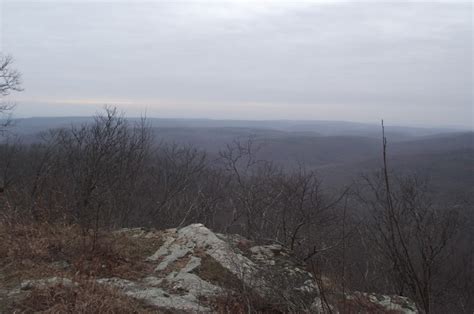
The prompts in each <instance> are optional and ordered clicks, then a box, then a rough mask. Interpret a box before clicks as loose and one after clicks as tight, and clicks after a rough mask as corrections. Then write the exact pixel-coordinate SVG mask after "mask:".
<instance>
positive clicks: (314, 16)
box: [0, 0, 474, 128]
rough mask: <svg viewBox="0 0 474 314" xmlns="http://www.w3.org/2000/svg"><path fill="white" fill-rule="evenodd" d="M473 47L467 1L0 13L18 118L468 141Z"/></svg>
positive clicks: (130, 0)
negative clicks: (326, 124)
mask: <svg viewBox="0 0 474 314" xmlns="http://www.w3.org/2000/svg"><path fill="white" fill-rule="evenodd" d="M473 39H474V38H473V7H472V4H471V2H470V1H469V2H461V1H455V0H451V1H437V2H434V1H392V2H385V1H363V2H362V1H344V2H341V1H329V0H325V1H322V0H318V1H317V0H296V1H282V0H273V1H271V0H215V1H209V0H186V1H182V0H174V1H170V0H166V1H165V0H163V1H159V0H155V1H148V2H146V1H141V0H120V1H111V0H109V1H92V0H89V1H87V0H86V1H84V0H81V1H77V0H62V1H59V0H56V1H48V0H36V1H23V0H0V51H1V52H2V53H7V54H10V55H12V56H13V57H14V59H15V66H16V68H17V69H18V70H20V71H21V72H22V74H23V87H24V91H23V92H22V93H17V94H14V95H12V96H11V97H10V99H9V101H14V102H15V103H17V108H16V111H15V116H17V117H29V116H72V115H91V114H94V113H96V112H97V111H98V110H100V108H101V107H103V105H105V104H108V105H117V106H118V107H119V108H120V109H121V110H123V111H125V112H126V114H127V115H129V116H139V115H143V114H146V115H147V116H151V117H173V118H213V119H252V120H255V119H256V120H260V119H261V120H265V119H291V120H346V121H357V122H374V123H377V122H378V121H379V120H380V119H381V118H384V119H385V120H386V121H388V122H389V123H391V124H400V125H417V126H449V127H453V126H455V127H462V128H472V126H473V121H474V110H473Z"/></svg>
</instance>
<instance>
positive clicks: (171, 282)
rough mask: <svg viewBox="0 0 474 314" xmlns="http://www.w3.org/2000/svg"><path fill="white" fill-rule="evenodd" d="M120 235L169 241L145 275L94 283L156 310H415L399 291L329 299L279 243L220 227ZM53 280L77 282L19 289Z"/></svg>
mask: <svg viewBox="0 0 474 314" xmlns="http://www.w3.org/2000/svg"><path fill="white" fill-rule="evenodd" d="M119 233H122V234H126V236H127V237H128V236H130V237H133V238H138V239H142V238H143V239H148V240H150V239H152V240H153V241H154V239H157V241H158V239H159V241H162V243H163V244H162V245H161V246H160V247H159V249H158V250H157V251H156V252H154V253H153V254H151V256H148V257H147V261H148V263H150V264H151V265H152V266H153V267H152V268H150V269H151V270H150V271H149V273H147V274H146V276H143V277H141V278H140V279H130V278H129V279H124V278H118V277H113V278H99V279H96V281H97V282H98V283H99V284H102V285H106V286H110V287H115V288H117V289H118V290H119V291H121V292H123V293H124V294H126V295H127V296H129V297H132V298H134V299H138V300H141V301H143V302H145V303H146V304H148V305H149V306H152V307H154V308H156V309H158V310H160V309H162V310H166V311H171V312H178V313H211V312H248V311H249V310H250V311H255V312H283V313H326V312H327V309H331V312H332V313H338V312H342V311H343V309H344V310H345V311H346V312H347V311H349V312H351V313H353V312H354V313H383V312H387V313H417V310H416V307H415V306H414V304H413V303H412V302H410V300H408V299H407V298H403V297H398V296H383V295H376V294H367V293H357V292H355V293H352V294H346V295H345V296H342V294H341V295H339V299H337V298H333V299H329V302H328V299H327V298H326V299H325V300H324V302H323V300H322V298H321V295H320V289H319V287H318V285H317V281H316V280H315V278H313V275H312V274H311V273H310V272H308V271H306V270H305V265H304V264H302V263H301V262H299V261H298V260H297V259H295V258H294V257H293V255H292V253H291V252H290V251H289V250H288V249H286V248H284V247H283V246H281V245H279V244H271V245H256V244H255V243H254V242H252V241H249V240H247V239H245V238H243V237H241V236H238V235H224V234H218V233H214V232H212V231H211V230H209V229H208V228H206V227H205V226H204V225H202V224H192V225H189V226H187V227H184V228H180V229H168V230H165V231H147V230H144V229H125V230H121V231H119ZM55 283H59V284H61V285H64V286H66V285H67V286H73V285H74V283H73V282H72V281H71V280H69V279H61V278H51V279H43V280H40V281H31V280H30V281H25V282H23V283H22V285H21V289H18V290H19V291H21V290H22V291H25V290H28V289H31V288H32V287H37V286H50V285H51V284H55ZM341 300H342V301H341ZM331 302H332V303H331ZM341 302H342V303H341ZM341 304H343V306H341Z"/></svg>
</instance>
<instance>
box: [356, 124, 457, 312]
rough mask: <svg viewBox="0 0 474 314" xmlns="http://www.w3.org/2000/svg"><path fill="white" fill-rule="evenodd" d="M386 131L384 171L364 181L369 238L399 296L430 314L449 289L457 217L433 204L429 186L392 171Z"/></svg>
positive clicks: (454, 211)
mask: <svg viewBox="0 0 474 314" xmlns="http://www.w3.org/2000/svg"><path fill="white" fill-rule="evenodd" d="M382 130H383V168H382V171H381V174H379V175H378V176H376V177H367V176H366V177H365V178H364V180H365V187H366V188H367V189H368V193H366V194H364V193H359V197H360V198H361V200H362V201H363V203H364V204H365V205H366V206H368V207H369V210H370V216H369V217H370V219H369V220H368V222H367V223H368V228H367V230H368V231H369V232H368V234H369V235H370V239H371V240H372V241H373V243H374V244H375V248H376V252H378V254H379V255H378V257H379V258H380V260H379V261H380V265H381V267H383V268H385V269H386V271H387V272H388V273H389V274H390V279H389V280H390V284H392V285H393V286H394V287H395V288H396V291H393V292H395V293H397V294H400V295H404V294H405V295H406V294H408V296H410V297H411V298H413V299H414V300H416V302H417V303H418V305H419V306H420V308H422V309H423V310H424V311H425V312H426V313H430V312H432V311H433V304H434V300H433V298H434V296H435V295H437V294H439V293H440V292H442V291H443V290H447V289H448V286H447V285H448V283H449V282H448V281H446V282H444V283H441V282H440V281H441V280H442V279H443V274H442V272H441V270H442V268H443V267H445V266H444V265H443V263H446V261H447V258H448V257H449V255H450V254H452V248H453V240H454V239H455V235H456V234H457V232H458V227H459V219H458V214H457V211H456V210H454V209H451V208H437V207H435V206H434V205H433V204H432V200H431V197H430V194H429V190H428V185H427V184H426V182H425V181H424V180H421V179H420V178H419V177H417V176H416V175H412V176H404V177H393V175H391V173H390V171H389V170H388V163H387V139H386V138H385V132H384V126H383V122H382Z"/></svg>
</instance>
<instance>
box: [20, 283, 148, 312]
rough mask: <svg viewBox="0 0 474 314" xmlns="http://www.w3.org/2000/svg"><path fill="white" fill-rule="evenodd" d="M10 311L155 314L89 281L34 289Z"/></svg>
mask: <svg viewBox="0 0 474 314" xmlns="http://www.w3.org/2000/svg"><path fill="white" fill-rule="evenodd" d="M11 309H12V311H14V312H18V311H21V312H22V313H38V312H41V313H124V314H128V313H157V311H156V310H153V309H151V308H149V307H147V306H146V305H145V304H143V303H141V302H140V301H138V300H135V299H133V298H131V297H127V296H125V295H124V294H122V293H120V292H119V291H117V290H115V289H113V288H110V287H105V286H103V285H100V284H98V283H95V282H94V281H91V280H79V281H76V285H75V286H72V287H71V286H63V285H55V286H52V287H46V288H36V289H33V290H32V291H31V293H29V294H28V296H27V297H26V298H24V299H22V300H21V301H20V302H18V301H17V302H14V304H13V305H12V306H11Z"/></svg>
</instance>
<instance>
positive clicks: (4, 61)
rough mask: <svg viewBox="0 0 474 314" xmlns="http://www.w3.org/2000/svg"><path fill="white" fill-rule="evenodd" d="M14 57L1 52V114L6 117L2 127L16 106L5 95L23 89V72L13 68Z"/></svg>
mask: <svg viewBox="0 0 474 314" xmlns="http://www.w3.org/2000/svg"><path fill="white" fill-rule="evenodd" d="M12 63H13V58H12V57H11V56H8V55H3V54H2V53H0V115H3V116H5V117H6V119H4V121H3V122H2V127H5V126H7V125H8V124H9V123H10V122H11V120H10V115H9V114H10V112H11V111H12V110H13V108H14V107H15V105H14V104H12V103H9V102H6V101H5V100H4V97H5V96H8V95H9V94H10V93H11V92H12V91H17V92H19V91H22V90H23V89H22V87H21V74H20V72H18V71H17V70H15V69H13V68H12Z"/></svg>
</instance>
